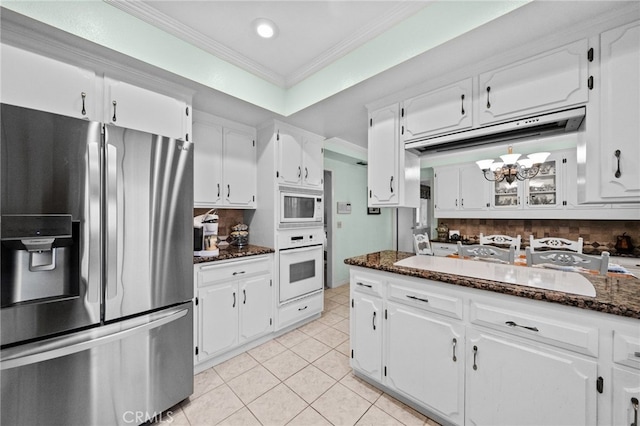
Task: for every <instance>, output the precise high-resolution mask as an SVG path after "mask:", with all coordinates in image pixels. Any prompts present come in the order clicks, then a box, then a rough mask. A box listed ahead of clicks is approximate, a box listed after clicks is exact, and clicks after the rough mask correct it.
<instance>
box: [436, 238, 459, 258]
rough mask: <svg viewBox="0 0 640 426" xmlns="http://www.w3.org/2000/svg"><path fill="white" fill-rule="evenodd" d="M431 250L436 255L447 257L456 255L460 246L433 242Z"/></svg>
mask: <svg viewBox="0 0 640 426" xmlns="http://www.w3.org/2000/svg"><path fill="white" fill-rule="evenodd" d="M431 250H433V254H434V255H436V256H442V257H445V256H448V255H450V254H454V253H456V252H457V251H458V246H457V245H456V244H452V243H434V242H433V241H432V242H431Z"/></svg>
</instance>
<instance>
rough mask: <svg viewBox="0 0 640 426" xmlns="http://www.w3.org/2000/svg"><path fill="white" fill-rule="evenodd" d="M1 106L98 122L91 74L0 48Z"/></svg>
mask: <svg viewBox="0 0 640 426" xmlns="http://www.w3.org/2000/svg"><path fill="white" fill-rule="evenodd" d="M0 48H1V50H0V56H2V61H0V73H1V75H2V79H1V80H0V81H1V87H0V99H1V100H2V102H3V103H6V104H10V105H16V106H21V107H25V108H31V109H36V110H40V111H47V112H52V113H54V114H60V115H65V116H68V117H76V118H86V119H89V120H95V121H100V120H101V116H100V113H99V108H100V104H101V102H102V101H101V100H102V92H101V87H100V84H99V82H98V80H97V79H96V75H95V73H94V72H93V71H90V70H87V69H83V68H80V67H77V66H74V65H69V64H66V63H64V62H60V61H56V60H54V59H50V58H47V57H45V56H41V55H37V54H35V53H31V52H28V51H26V50H22V49H18V48H15V47H13V46H9V45H6V44H2V45H1V46H0Z"/></svg>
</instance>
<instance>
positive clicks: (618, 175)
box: [614, 149, 622, 178]
mask: <svg viewBox="0 0 640 426" xmlns="http://www.w3.org/2000/svg"><path fill="white" fill-rule="evenodd" d="M614 154H615V156H616V158H617V159H618V170H616V173H615V174H614V176H615V177H616V178H619V177H620V176H622V173H621V172H620V154H622V153H621V152H620V150H619V149H616V152H615V153H614Z"/></svg>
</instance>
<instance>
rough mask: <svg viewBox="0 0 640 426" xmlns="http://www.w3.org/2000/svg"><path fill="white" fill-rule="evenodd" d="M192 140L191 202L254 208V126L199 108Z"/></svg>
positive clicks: (204, 204) (198, 204) (199, 204)
mask: <svg viewBox="0 0 640 426" xmlns="http://www.w3.org/2000/svg"><path fill="white" fill-rule="evenodd" d="M193 141H194V156H193V176H194V205H195V206H196V207H233V208H255V206H256V182H257V180H256V145H255V130H254V129H253V128H250V127H247V126H243V125H241V124H237V123H230V122H228V121H226V120H222V119H217V118H216V117H213V116H210V115H208V114H203V113H200V112H198V113H196V115H195V119H194V123H193Z"/></svg>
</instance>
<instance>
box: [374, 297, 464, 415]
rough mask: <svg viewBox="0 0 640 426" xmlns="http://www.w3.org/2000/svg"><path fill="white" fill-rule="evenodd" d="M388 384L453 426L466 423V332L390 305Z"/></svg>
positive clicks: (387, 342) (426, 316) (426, 314)
mask: <svg viewBox="0 0 640 426" xmlns="http://www.w3.org/2000/svg"><path fill="white" fill-rule="evenodd" d="M385 335H386V339H385V351H386V358H385V366H386V369H387V378H386V380H387V384H388V386H390V387H392V388H394V389H396V390H397V391H399V392H401V393H403V394H404V395H406V396H408V397H410V398H412V399H414V400H416V401H418V402H420V403H422V404H425V405H428V406H430V407H432V408H433V409H435V410H437V411H438V412H439V413H441V414H442V415H444V416H446V417H447V418H448V419H450V420H452V421H453V422H454V423H462V420H463V419H464V413H463V402H464V332H463V327H462V325H454V324H452V323H451V322H450V321H447V320H444V319H441V317H439V316H438V315H434V314H428V313H426V312H423V311H420V310H418V309H413V308H410V307H405V306H402V305H400V304H396V303H393V302H389V303H388V304H387V320H386V321H385Z"/></svg>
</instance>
